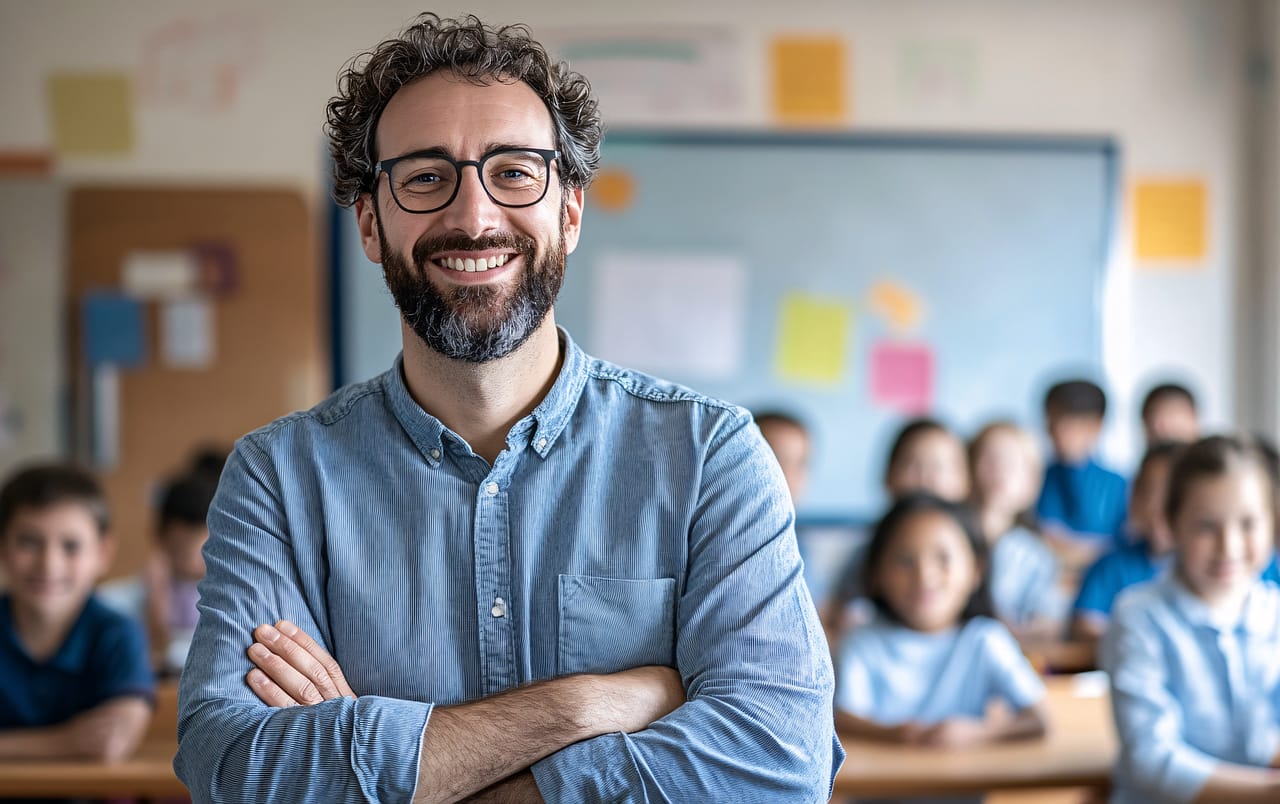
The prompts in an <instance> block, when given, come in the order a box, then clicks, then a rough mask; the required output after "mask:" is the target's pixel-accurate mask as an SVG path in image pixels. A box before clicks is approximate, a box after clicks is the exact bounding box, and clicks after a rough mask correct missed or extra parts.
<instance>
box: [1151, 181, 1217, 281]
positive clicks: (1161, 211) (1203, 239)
mask: <svg viewBox="0 0 1280 804" xmlns="http://www.w3.org/2000/svg"><path fill="white" fill-rule="evenodd" d="M1208 228H1209V227H1208V191H1207V189H1206V187H1205V183H1204V182H1203V181H1201V180H1199V179H1186V180H1172V181H1170V180H1143V181H1139V182H1137V184H1135V185H1134V188H1133V229H1134V231H1133V241H1134V248H1135V251H1136V256H1137V258H1138V259H1139V260H1147V261H1186V262H1195V261H1199V260H1203V259H1204V256H1205V251H1206V244H1207V241H1208Z"/></svg>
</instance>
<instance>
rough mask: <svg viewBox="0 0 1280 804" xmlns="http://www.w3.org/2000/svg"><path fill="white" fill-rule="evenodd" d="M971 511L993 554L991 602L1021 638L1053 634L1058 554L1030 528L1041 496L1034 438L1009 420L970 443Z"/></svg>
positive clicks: (1059, 613) (1058, 609)
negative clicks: (1034, 507)
mask: <svg viewBox="0 0 1280 804" xmlns="http://www.w3.org/2000/svg"><path fill="white" fill-rule="evenodd" d="M969 467H970V471H971V473H972V477H973V497H972V502H973V510H974V512H975V514H976V516H977V518H978V525H979V528H980V529H981V531H982V535H983V536H984V537H985V538H986V541H987V545H988V548H989V551H990V554H991V571H990V585H991V602H992V605H993V606H994V607H995V612H996V615H997V616H999V618H1000V619H1001V620H1003V621H1004V622H1005V624H1006V625H1008V626H1009V627H1010V628H1011V629H1013V630H1014V631H1015V632H1016V633H1018V634H1019V635H1020V636H1052V635H1055V634H1056V633H1057V632H1058V630H1059V629H1060V626H1061V622H1062V619H1063V617H1064V615H1065V610H1066V600H1065V599H1064V596H1063V594H1062V589H1061V571H1060V568H1059V566H1058V559H1057V556H1055V555H1054V552H1053V550H1052V549H1051V548H1050V547H1049V545H1048V544H1047V543H1046V542H1045V541H1044V539H1043V538H1042V537H1041V536H1040V534H1039V533H1037V532H1036V531H1035V530H1034V529H1033V528H1032V527H1030V526H1029V523H1030V522H1031V519H1032V517H1031V516H1030V515H1029V512H1030V511H1031V509H1032V507H1033V506H1035V503H1036V498H1037V496H1038V495H1039V493H1040V477H1041V474H1042V471H1043V470H1042V469H1041V466H1040V453H1039V450H1038V449H1037V448H1036V442H1035V439H1034V438H1033V437H1032V436H1031V434H1030V433H1028V432H1027V431H1026V430H1023V429H1022V428H1021V427H1019V426H1018V425H1016V424H1014V423H1013V422H1009V421H996V422H992V423H991V424H988V425H987V426H986V427H983V428H982V430H980V431H979V432H978V434H977V435H976V436H974V437H973V440H972V441H970V442H969Z"/></svg>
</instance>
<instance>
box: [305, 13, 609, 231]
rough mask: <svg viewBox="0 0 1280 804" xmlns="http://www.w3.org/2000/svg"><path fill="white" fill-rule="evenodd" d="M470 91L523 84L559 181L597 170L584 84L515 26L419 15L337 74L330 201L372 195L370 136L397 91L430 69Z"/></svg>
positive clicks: (587, 178) (583, 179)
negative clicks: (538, 102)
mask: <svg viewBox="0 0 1280 804" xmlns="http://www.w3.org/2000/svg"><path fill="white" fill-rule="evenodd" d="M442 69H444V70H449V71H451V72H453V73H454V74H455V75H457V76H459V77H461V78H463V79H465V80H468V81H471V82H473V83H475V84H481V85H483V84H488V83H490V82H492V81H502V82H504V83H514V82H516V81H523V82H524V83H525V84H527V85H528V86H529V87H530V88H531V89H533V91H534V92H535V93H537V95H538V97H539V98H541V99H542V102H543V103H544V104H546V107H547V110H548V111H549V112H550V113H551V122H552V126H553V128H554V132H555V138H556V148H557V149H559V151H560V178H561V182H562V183H563V184H565V185H566V186H569V187H586V186H587V185H588V184H590V182H591V177H592V176H593V175H594V174H595V171H596V167H597V166H598V165H599V163H600V139H601V137H602V136H603V133H604V127H603V125H602V124H601V122H600V112H599V104H598V102H597V101H596V98H595V96H594V95H593V94H592V93H591V85H590V84H589V83H588V82H587V79H586V78H584V77H583V76H582V75H580V74H578V73H576V72H573V71H572V70H570V69H569V66H568V64H566V63H564V62H554V61H552V60H551V57H550V56H548V55H547V51H546V50H545V49H544V48H543V47H542V45H540V44H538V43H537V42H535V41H534V40H533V39H532V38H531V37H530V34H529V29H528V28H527V27H525V26H523V25H508V26H503V27H500V28H495V27H493V26H489V25H485V24H484V23H482V22H481V21H480V20H479V19H478V18H476V17H475V16H474V15H467V16H465V17H462V18H460V19H441V18H440V17H438V16H436V15H435V14H430V13H428V14H422V15H420V16H418V18H417V19H416V20H415V21H414V22H413V24H412V25H410V26H409V27H408V28H406V29H405V30H404V32H403V33H402V34H401V35H400V36H399V37H397V38H395V39H388V40H386V41H384V42H382V43H381V44H379V45H378V46H377V47H376V48H374V49H373V50H371V51H369V52H367V53H362V54H360V55H357V56H356V57H354V58H353V59H351V61H349V62H348V63H347V64H346V65H345V66H344V67H343V69H342V71H341V72H340V73H339V74H338V94H337V95H336V96H334V97H333V98H331V99H330V101H329V106H328V111H327V115H326V119H327V123H326V124H325V134H326V135H327V136H328V138H329V153H330V155H331V156H332V157H333V198H334V200H335V201H337V202H338V203H339V204H341V205H342V206H351V205H352V204H353V203H355V200H356V198H357V197H359V195H360V194H361V193H364V192H371V191H372V190H373V170H374V164H375V162H376V157H375V145H374V143H375V133H376V132H377V128H378V120H379V118H380V117H381V115H382V110H383V109H384V108H386V105H387V103H388V101H390V100H391V96H393V95H394V94H395V93H396V92H397V91H399V90H400V88H401V87H403V86H405V85H406V84H408V83H409V82H411V81H413V80H415V79H418V78H421V77H423V76H425V75H429V74H431V73H434V72H436V71H437V70H442Z"/></svg>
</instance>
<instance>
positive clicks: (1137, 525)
mask: <svg viewBox="0 0 1280 804" xmlns="http://www.w3.org/2000/svg"><path fill="white" fill-rule="evenodd" d="M1184 446H1185V445H1183V444H1178V443H1174V442H1165V443H1162V444H1156V445H1154V446H1152V447H1150V448H1149V449H1148V450H1147V452H1146V454H1145V455H1143V456H1142V463H1141V464H1139V466H1138V474H1137V476H1136V477H1135V478H1134V480H1133V497H1132V499H1131V500H1130V508H1129V511H1130V526H1131V529H1132V530H1133V532H1134V536H1133V538H1131V539H1130V541H1129V543H1128V544H1126V545H1124V546H1123V547H1120V548H1119V549H1117V550H1115V551H1114V552H1111V553H1108V554H1106V555H1104V556H1103V557H1102V558H1100V559H1098V560H1097V561H1096V562H1095V563H1094V565H1093V566H1092V567H1090V568H1089V570H1088V572H1086V573H1085V574H1084V580H1082V581H1081V582H1080V591H1079V593H1078V594H1077V595H1076V602H1075V606H1074V607H1073V608H1074V611H1075V614H1074V617H1073V619H1072V622H1071V635H1072V636H1073V637H1074V638H1076V639H1080V640H1091V639H1100V638H1101V637H1102V635H1103V634H1104V633H1106V630H1107V623H1108V622H1109V621H1110V619H1111V607H1112V605H1113V604H1114V603H1115V600H1116V596H1117V595H1119V594H1120V592H1122V591H1123V590H1125V589H1127V588H1129V587H1130V586H1134V585H1135V584H1139V583H1143V582H1144V581H1149V580H1151V579H1152V578H1154V577H1156V575H1158V574H1159V573H1160V572H1162V571H1163V570H1164V569H1165V568H1166V567H1168V565H1169V562H1170V561H1171V560H1172V555H1171V551H1172V550H1173V537H1172V536H1170V535H1169V526H1168V523H1166V522H1165V518H1164V503H1165V492H1166V491H1167V489H1168V486H1169V471H1170V469H1172V468H1173V461H1174V458H1176V457H1177V454H1178V452H1179V451H1180V450H1181V449H1182V448H1183V447H1184Z"/></svg>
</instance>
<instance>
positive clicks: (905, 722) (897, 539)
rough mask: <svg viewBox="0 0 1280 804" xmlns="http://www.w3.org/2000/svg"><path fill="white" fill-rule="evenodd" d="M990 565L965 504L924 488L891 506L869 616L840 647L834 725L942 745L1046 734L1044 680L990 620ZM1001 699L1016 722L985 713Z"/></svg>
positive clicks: (872, 570) (880, 528)
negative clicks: (873, 613) (872, 610)
mask: <svg viewBox="0 0 1280 804" xmlns="http://www.w3.org/2000/svg"><path fill="white" fill-rule="evenodd" d="M986 570H987V546H986V540H985V539H984V538H983V537H982V535H981V534H980V532H979V530H978V527H977V525H976V523H975V522H974V521H973V519H972V517H971V516H970V515H969V513H968V512H967V511H966V510H965V509H964V508H963V507H961V506H959V505H957V504H955V503H951V502H947V501H945V500H942V499H939V498H938V497H936V496H933V495H931V494H925V493H914V494H909V495H907V496H905V497H903V498H902V499H900V500H899V501H898V502H897V503H895V504H894V506H893V507H892V508H891V509H890V510H889V513H887V514H886V515H885V517H884V519H882V520H881V521H880V523H879V524H878V525H877V526H876V529H875V532H874V534H873V535H872V537H871V542H870V544H869V546H868V548H867V554H866V564H865V571H864V583H865V585H866V589H867V595H868V597H869V599H870V600H871V602H872V604H873V605H874V606H875V609H876V615H877V616H876V619H875V620H874V621H873V622H871V623H870V624H868V625H865V626H861V627H859V628H856V629H854V630H853V631H851V632H850V634H849V636H848V637H847V638H846V639H845V640H844V642H843V644H842V645H841V646H840V648H839V651H838V654H837V655H838V662H837V676H836V697H835V702H836V726H837V728H838V729H840V730H841V731H843V732H845V733H847V734H852V735H858V736H862V737H870V738H873V739H880V740H888V741H893V742H903V743H911V744H918V745H941V746H966V745H979V744H982V743H989V742H996V741H1002V740H1012V739H1021V738H1029V737H1035V736H1039V735H1041V734H1043V733H1044V732H1045V729H1046V719H1045V712H1044V707H1043V699H1044V694H1045V690H1044V684H1043V683H1042V682H1041V680H1040V677H1039V676H1038V675H1037V674H1036V672H1035V670H1034V669H1033V668H1032V667H1031V665H1030V663H1028V661H1027V659H1026V658H1025V657H1024V656H1023V654H1022V651H1021V650H1020V649H1019V647H1018V643H1017V642H1016V641H1015V640H1014V638H1013V635H1012V634H1010V633H1009V630H1008V629H1007V628H1005V626H1004V625H1002V624H1001V623H1000V622H999V621H998V620H995V619H993V617H992V608H991V601H990V597H989V593H988V586H987V577H986ZM996 700H1001V701H1003V702H1005V703H1006V704H1007V705H1008V706H1009V707H1010V708H1011V709H1012V710H1013V712H1014V714H1013V716H1012V718H995V717H988V715H987V712H988V707H989V705H990V704H991V703H993V702H994V701H996Z"/></svg>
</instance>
